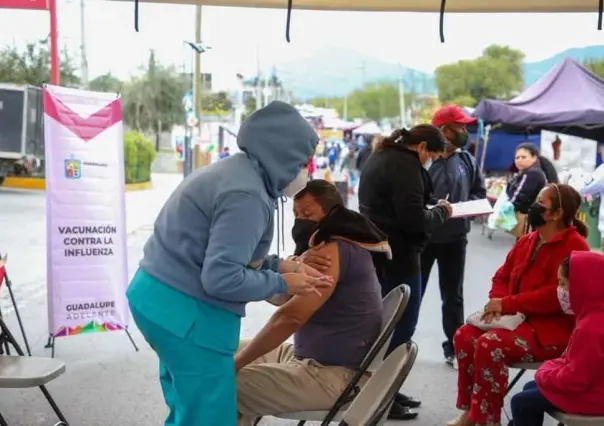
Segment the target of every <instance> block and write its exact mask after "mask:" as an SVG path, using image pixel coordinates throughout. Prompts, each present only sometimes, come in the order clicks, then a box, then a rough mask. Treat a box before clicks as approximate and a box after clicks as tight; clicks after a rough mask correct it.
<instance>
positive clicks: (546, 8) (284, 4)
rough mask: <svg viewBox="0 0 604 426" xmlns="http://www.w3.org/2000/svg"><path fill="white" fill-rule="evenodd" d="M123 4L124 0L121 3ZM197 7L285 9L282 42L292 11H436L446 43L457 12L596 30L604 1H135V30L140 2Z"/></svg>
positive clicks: (288, 28) (600, 22)
mask: <svg viewBox="0 0 604 426" xmlns="http://www.w3.org/2000/svg"><path fill="white" fill-rule="evenodd" d="M120 1H125V0H120ZM142 1H145V2H149V3H167V4H196V5H204V6H205V5H207V6H234V7H255V8H275V9H278V8H286V9H287V18H286V23H285V39H286V40H287V41H288V42H289V41H290V26H291V12H292V9H310V10H349V11H373V12H395V11H398V12H438V13H440V23H439V28H438V30H439V33H440V40H441V42H444V41H445V36H444V17H445V14H446V13H448V12H458V13H526V12H598V25H597V28H598V30H601V29H602V13H603V12H602V10H603V6H604V0H134V5H135V8H134V10H135V12H134V14H135V18H134V19H135V21H134V22H135V23H134V27H135V28H136V30H137V31H138V9H139V8H138V4H139V2H142Z"/></svg>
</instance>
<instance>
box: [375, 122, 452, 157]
mask: <svg viewBox="0 0 604 426" xmlns="http://www.w3.org/2000/svg"><path fill="white" fill-rule="evenodd" d="M421 142H426V143H427V145H428V146H427V148H428V151H430V152H441V151H444V150H445V148H446V146H447V140H446V139H445V136H444V135H443V133H442V131H441V130H440V129H439V128H438V127H435V126H433V125H431V124H419V125H417V126H414V127H412V128H411V129H409V130H407V129H405V128H401V129H396V130H395V131H393V132H392V133H391V134H390V136H379V137H376V138H374V142H373V152H379V151H383V150H384V149H388V148H394V147H397V146H400V145H405V146H415V145H417V144H419V143H421Z"/></svg>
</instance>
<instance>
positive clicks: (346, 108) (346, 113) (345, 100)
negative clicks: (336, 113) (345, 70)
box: [343, 93, 348, 121]
mask: <svg viewBox="0 0 604 426" xmlns="http://www.w3.org/2000/svg"><path fill="white" fill-rule="evenodd" d="M343 118H344V121H348V93H346V94H345V95H344V117H343Z"/></svg>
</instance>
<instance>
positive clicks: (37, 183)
mask: <svg viewBox="0 0 604 426" xmlns="http://www.w3.org/2000/svg"><path fill="white" fill-rule="evenodd" d="M0 186H2V187H4V188H12V189H29V190H36V191H44V190H45V189H46V181H45V180H44V179H42V178H35V177H15V176H6V177H5V178H4V182H3V183H0ZM151 188H153V182H151V181H149V182H141V183H127V184H126V192H130V191H146V190H148V189H151Z"/></svg>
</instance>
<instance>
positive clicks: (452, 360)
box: [445, 355, 458, 370]
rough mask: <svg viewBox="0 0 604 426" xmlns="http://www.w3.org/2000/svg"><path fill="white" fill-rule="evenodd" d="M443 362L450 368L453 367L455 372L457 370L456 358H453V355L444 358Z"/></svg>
mask: <svg viewBox="0 0 604 426" xmlns="http://www.w3.org/2000/svg"><path fill="white" fill-rule="evenodd" d="M445 362H446V363H447V364H448V365H450V366H451V367H453V368H454V369H455V370H457V368H458V367H457V357H455V356H454V355H449V356H445Z"/></svg>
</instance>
